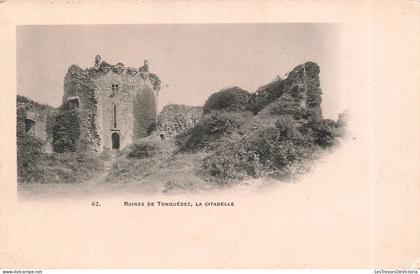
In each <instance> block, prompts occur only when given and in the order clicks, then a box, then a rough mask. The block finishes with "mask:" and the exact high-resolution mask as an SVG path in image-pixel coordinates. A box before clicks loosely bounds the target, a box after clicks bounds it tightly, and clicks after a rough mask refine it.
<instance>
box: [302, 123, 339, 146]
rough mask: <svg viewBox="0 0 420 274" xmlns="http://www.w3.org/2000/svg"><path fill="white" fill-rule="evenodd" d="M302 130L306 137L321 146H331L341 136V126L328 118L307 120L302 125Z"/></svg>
mask: <svg viewBox="0 0 420 274" xmlns="http://www.w3.org/2000/svg"><path fill="white" fill-rule="evenodd" d="M302 131H303V132H304V134H305V136H306V138H307V139H308V140H310V141H311V142H313V143H314V144H317V145H319V146H320V147H322V148H327V147H332V146H333V145H335V144H336V143H337V137H340V136H341V133H342V128H340V126H339V125H338V124H337V122H335V121H333V120H330V119H323V120H320V121H309V122H308V123H306V124H305V125H304V126H303V129H302Z"/></svg>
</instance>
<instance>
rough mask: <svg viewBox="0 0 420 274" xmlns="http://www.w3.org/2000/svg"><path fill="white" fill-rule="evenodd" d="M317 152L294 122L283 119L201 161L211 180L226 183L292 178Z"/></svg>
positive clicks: (225, 145) (227, 144)
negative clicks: (266, 178) (264, 177)
mask: <svg viewBox="0 0 420 274" xmlns="http://www.w3.org/2000/svg"><path fill="white" fill-rule="evenodd" d="M315 151H316V148H315V146H314V145H313V144H312V143H310V142H309V141H308V140H307V139H306V138H305V136H304V135H303V134H302V133H301V132H300V127H299V124H297V123H296V122H295V120H293V119H291V118H288V117H282V118H280V119H279V120H278V121H277V122H276V126H275V127H268V128H263V129H260V130H258V131H257V132H255V133H253V134H252V135H251V136H249V137H244V138H242V139H241V140H240V141H236V142H232V143H226V144H224V145H223V146H221V147H220V148H219V149H218V150H216V152H215V153H213V154H212V155H210V156H209V157H207V158H206V159H205V160H204V162H203V165H202V167H203V170H204V172H205V174H207V176H210V178H211V177H213V178H214V179H213V178H211V179H210V180H213V181H215V182H216V183H218V184H226V183H228V182H231V181H233V180H241V179H244V178H247V177H258V176H262V175H268V174H274V175H280V176H284V175H288V176H293V175H294V174H295V173H297V172H298V171H299V170H300V169H304V168H305V167H306V161H308V160H310V159H311V158H312V157H313V155H314V153H315Z"/></svg>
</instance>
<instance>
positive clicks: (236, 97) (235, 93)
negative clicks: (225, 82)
mask: <svg viewBox="0 0 420 274" xmlns="http://www.w3.org/2000/svg"><path fill="white" fill-rule="evenodd" d="M212 110H225V111H234V112H240V111H250V110H251V94H250V93H249V92H248V91H246V90H243V89H241V88H239V87H233V88H227V89H223V90H221V91H219V92H216V93H213V94H212V95H210V97H209V98H208V99H207V101H206V103H205V104H204V106H203V113H204V114H205V113H208V112H210V111H212Z"/></svg>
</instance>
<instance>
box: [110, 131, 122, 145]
mask: <svg viewBox="0 0 420 274" xmlns="http://www.w3.org/2000/svg"><path fill="white" fill-rule="evenodd" d="M111 140H112V149H119V148H120V135H119V134H118V133H116V132H114V133H112V135H111Z"/></svg>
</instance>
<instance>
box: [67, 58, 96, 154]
mask: <svg viewBox="0 0 420 274" xmlns="http://www.w3.org/2000/svg"><path fill="white" fill-rule="evenodd" d="M95 89H96V85H95V83H94V82H93V81H92V79H90V78H89V76H88V74H87V73H85V72H84V71H83V70H82V69H81V68H80V67H78V66H76V65H72V66H70V68H69V70H68V72H67V74H66V76H65V78H64V95H63V100H62V103H63V106H64V105H66V106H67V107H69V108H73V109H77V112H78V117H79V121H80V139H79V142H78V149H80V150H94V151H100V144H101V138H100V135H99V133H98V130H97V124H96V116H97V103H98V100H97V98H96V93H95Z"/></svg>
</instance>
